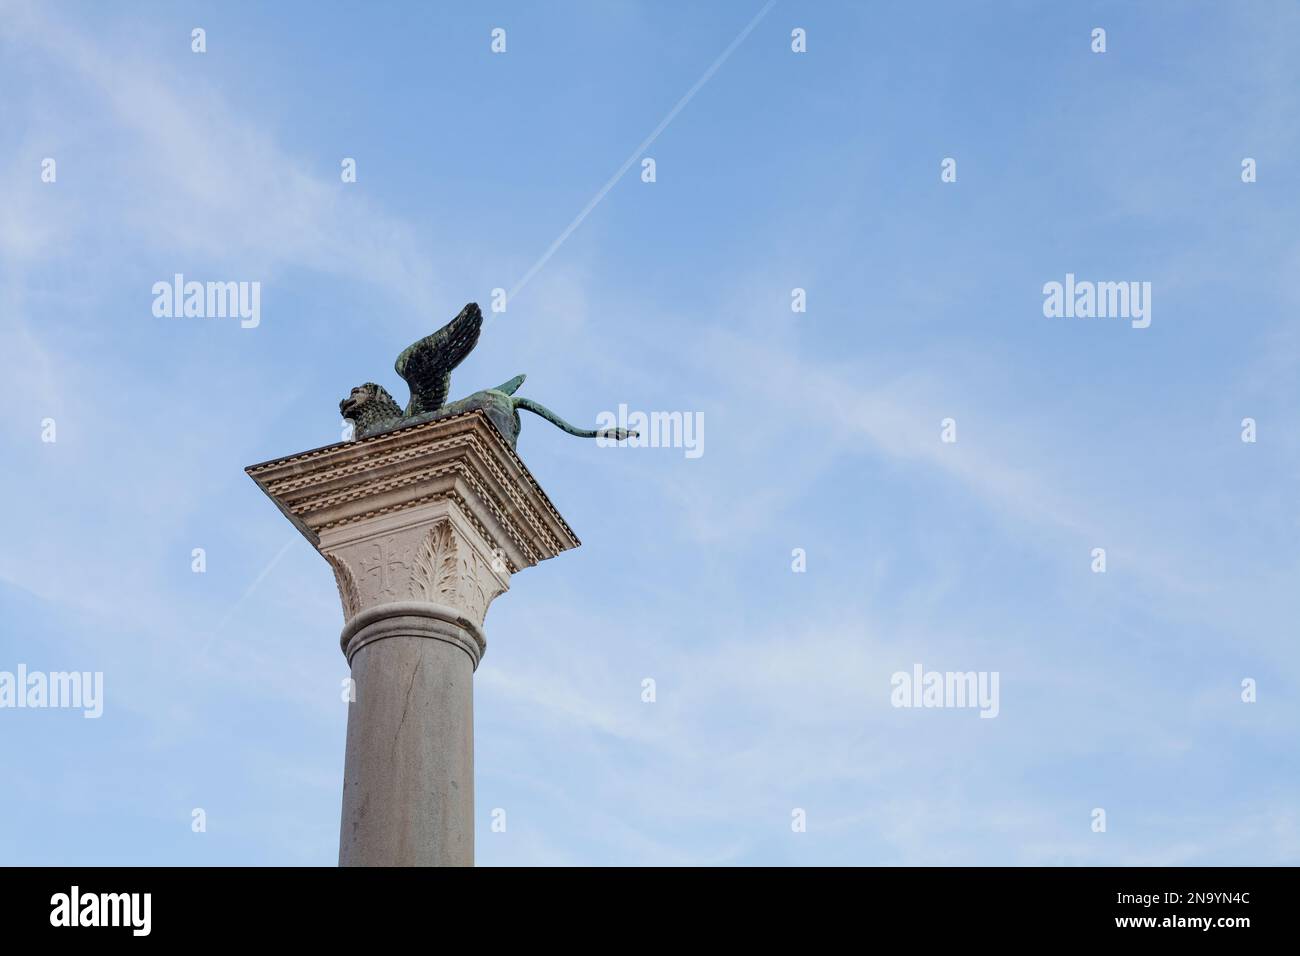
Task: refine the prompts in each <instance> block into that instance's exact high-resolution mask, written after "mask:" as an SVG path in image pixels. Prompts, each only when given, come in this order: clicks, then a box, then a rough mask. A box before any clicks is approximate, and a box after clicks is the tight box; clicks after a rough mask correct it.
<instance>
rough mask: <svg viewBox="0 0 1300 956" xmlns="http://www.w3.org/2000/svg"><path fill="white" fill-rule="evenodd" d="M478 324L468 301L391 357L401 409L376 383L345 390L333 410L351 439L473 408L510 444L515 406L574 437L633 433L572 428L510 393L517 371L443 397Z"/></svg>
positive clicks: (519, 381)
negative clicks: (501, 380) (403, 401)
mask: <svg viewBox="0 0 1300 956" xmlns="http://www.w3.org/2000/svg"><path fill="white" fill-rule="evenodd" d="M482 327H483V313H482V312H481V311H480V310H479V307H478V305H477V304H476V303H473V302H471V303H470V304H469V305H467V306H465V308H463V309H461V310H460V314H459V315H457V316H456V317H455V318H454V319H452V320H451V321H450V322H448V323H447V324H446V325H444V326H443V327H442V328H440V329H439V330H438V331H437V332H434V333H433V334H432V335H426V336H425V337H424V338H422V339H420V341H418V342H416V343H414V344H413V345H411V346H409V347H408V348H406V349H404V350H403V351H402V354H401V355H399V356H397V363H396V364H395V365H394V366H393V368H394V369H395V370H396V371H397V374H398V375H400V376H401V377H402V378H403V379H405V380H406V384H407V385H409V386H410V388H411V400H410V402H409V403H408V404H407V406H406V410H405V411H403V410H402V406H400V405H398V404H397V402H396V401H395V400H394V399H393V396H392V395H390V394H389V393H388V390H387V389H385V388H384V387H383V386H382V385H376V384H375V383H374V382H366V383H365V384H364V385H358V386H357V387H356V388H354V389H353V390H352V394H351V395H349V396H348V397H347V398H345V399H343V401H341V402H339V411H340V412H341V413H342V414H343V417H344V418H345V419H347V420H348V421H350V422H352V424H353V426H354V427H353V438H369V437H370V436H371V435H378V434H380V433H381V432H386V431H392V430H393V429H394V428H405V427H406V426H407V425H417V424H419V423H420V422H430V421H435V420H437V419H439V418H450V417H451V416H453V415H460V414H462V413H463V412H468V411H472V410H473V409H476V408H480V409H482V410H483V411H484V412H485V413H486V414H487V417H488V419H489V420H490V421H491V422H492V424H493V425H495V426H496V427H497V430H498V431H500V432H501V434H502V435H503V436H505V439H506V440H507V441H508V442H510V447H511V448H513V447H514V446H515V441H516V440H517V439H518V438H519V427H520V422H519V411H518V409H521V408H523V409H526V410H527V411H530V412H532V413H533V414H534V415H540V416H541V417H542V418H545V419H546V420H547V421H548V422H550V423H551V424H552V425H555V426H556V427H558V428H560V429H562V430H563V431H566V432H568V433H569V434H570V435H577V436H578V437H579V438H600V437H604V438H608V439H610V440H611V441H613V440H621V439H624V438H630V437H632V436H634V435H636V432H633V431H628V430H626V429H623V428H609V429H602V430H600V431H595V430H591V429H584V428H575V427H574V426H573V425H570V424H569V423H568V422H566V421H565V420H564V419H563V418H561V417H560V416H559V415H557V414H555V412H553V411H551V410H550V409H549V408H547V407H546V406H545V405H540V404H538V403H537V402H534V401H533V400H532V399H529V398H515V397H514V394H515V392H516V391H517V390H518V388H519V386H520V385H522V384H523V383H524V376H522V375H516V376H515V377H514V378H512V379H511V380H510V381H508V382H506V383H505V384H503V385H498V386H497V387H496V388H487V389H484V390H483V391H481V392H475V393H474V394H473V395H470V396H468V397H466V398H462V399H460V400H459V401H455V402H448V401H447V395H448V394H449V392H450V391H451V371H452V369H454V368H455V367H456V366H457V365H459V364H460V363H461V362H462V361H464V359H465V356H467V355H469V353H470V352H472V351H473V350H474V346H475V345H477V344H478V335H479V330H480V329H481V328H482Z"/></svg>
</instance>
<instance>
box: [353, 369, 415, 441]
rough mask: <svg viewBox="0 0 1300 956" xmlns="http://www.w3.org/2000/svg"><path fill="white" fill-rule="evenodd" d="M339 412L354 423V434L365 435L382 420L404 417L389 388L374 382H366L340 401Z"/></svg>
mask: <svg viewBox="0 0 1300 956" xmlns="http://www.w3.org/2000/svg"><path fill="white" fill-rule="evenodd" d="M339 413H340V414H342V416H343V417H344V418H346V419H347V420H348V421H350V422H351V423H352V424H353V426H354V427H353V434H354V435H355V436H356V437H357V438H363V437H365V434H366V432H367V431H368V430H369V429H370V428H371V427H373V426H375V425H378V424H379V423H380V422H386V421H389V420H391V419H395V418H401V417H402V407H401V406H400V405H398V404H397V402H396V401H394V400H393V396H391V395H389V394H388V390H387V389H386V388H384V387H383V386H382V385H376V384H375V383H374V382H366V383H365V384H364V385H358V386H357V387H356V388H354V389H353V390H352V393H351V394H350V395H348V397H347V398H345V399H343V401H341V402H339Z"/></svg>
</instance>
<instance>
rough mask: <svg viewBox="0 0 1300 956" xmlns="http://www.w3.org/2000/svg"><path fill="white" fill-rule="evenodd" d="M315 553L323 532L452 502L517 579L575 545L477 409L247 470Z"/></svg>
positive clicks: (574, 538)
mask: <svg viewBox="0 0 1300 956" xmlns="http://www.w3.org/2000/svg"><path fill="white" fill-rule="evenodd" d="M245 470H246V471H247V472H248V475H249V476H250V477H251V478H252V479H253V480H254V481H255V482H257V484H258V486H259V487H260V488H261V489H262V490H263V491H264V492H266V494H267V496H268V497H270V498H271V500H272V501H274V502H275V503H276V505H277V506H278V507H279V508H280V510H281V511H282V512H284V514H285V516H286V517H288V518H289V520H290V521H292V522H293V524H294V525H295V526H296V527H297V528H298V530H299V531H301V532H302V533H303V535H305V536H306V538H307V540H309V541H310V542H311V543H312V546H313V547H315V548H317V549H319V548H320V546H321V535H322V533H325V532H329V531H331V530H333V529H339V528H342V527H344V526H346V525H350V524H355V523H361V522H365V521H368V520H369V519H373V518H376V517H379V516H383V515H391V514H396V513H399V512H402V511H404V510H408V509H412V508H417V507H419V506H421V505H424V504H429V503H431V502H437V501H443V500H451V501H455V502H456V503H457V504H458V505H459V506H460V510H461V511H462V512H463V514H464V515H465V517H466V518H467V519H469V520H470V522H471V524H473V525H474V526H475V527H476V529H477V530H478V531H479V533H480V534H482V536H483V537H484V539H485V540H486V541H487V542H488V543H489V544H490V545H491V546H492V547H493V548H499V549H501V551H503V552H504V554H505V557H506V560H507V563H508V565H509V570H510V571H511V572H513V571H517V570H519V569H520V568H523V567H529V566H532V565H534V564H537V563H538V562H539V561H544V560H545V559H547V558H551V557H554V556H555V555H557V554H559V553H561V552H562V551H567V550H568V549H570V548H575V547H577V546H578V545H579V544H580V542H579V541H578V538H577V536H576V535H575V534H574V533H573V531H572V529H571V528H570V527H569V525H568V523H567V522H565V520H564V518H563V517H561V516H560V513H559V512H558V511H557V510H556V509H555V506H554V505H553V504H551V501H550V499H549V498H547V497H546V493H545V492H543V491H542V489H541V487H540V486H539V485H538V484H537V481H536V479H534V478H533V476H532V474H531V473H529V471H528V469H527V468H526V467H525V466H524V463H523V462H522V461H520V459H519V456H518V455H516V454H515V452H514V449H512V448H511V447H510V446H509V444H508V443H507V442H506V441H505V439H504V438H502V437H501V434H500V432H498V431H497V430H496V428H495V426H493V425H492V423H491V422H490V421H489V420H488V419H487V416H486V415H484V414H483V412H481V411H479V410H474V411H470V412H467V413H465V414H463V415H457V416H455V417H453V418H446V419H441V420H438V421H431V422H424V423H421V424H418V425H412V426H409V427H407V428H402V429H397V430H395V431H391V432H385V433H384V434H382V435H375V436H373V437H370V438H365V439H362V440H360V441H351V442H341V443H339V444H336V445H327V446H325V447H324V448H317V449H314V450H312V451H307V452H302V453H300V454H297V455H290V456H288V457H285V458H278V459H276V460H274V461H268V462H263V463H262V464H258V465H250V466H249V467H248V468H246V469H245Z"/></svg>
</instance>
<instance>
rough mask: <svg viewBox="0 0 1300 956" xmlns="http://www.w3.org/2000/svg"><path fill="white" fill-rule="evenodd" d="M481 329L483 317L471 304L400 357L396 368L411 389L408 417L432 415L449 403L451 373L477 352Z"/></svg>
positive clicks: (474, 305)
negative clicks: (467, 357)
mask: <svg viewBox="0 0 1300 956" xmlns="http://www.w3.org/2000/svg"><path fill="white" fill-rule="evenodd" d="M482 327H483V313H482V312H481V311H480V310H479V307H478V305H477V304H475V303H473V302H471V303H470V304H469V305H467V306H465V308H463V309H461V310H460V314H459V315H457V316H456V318H454V319H452V320H451V321H450V322H448V323H447V324H446V325H444V326H443V327H442V328H440V329H439V330H438V331H437V332H434V333H433V334H432V335H426V336H425V337H424V338H422V339H420V341H418V342H416V343H415V344H413V345H411V346H410V347H409V348H407V349H405V350H404V351H403V352H402V354H401V355H399V356H397V363H396V364H395V365H394V366H393V368H394V369H396V370H397V374H398V375H400V376H402V378H404V379H405V380H406V384H407V385H409V386H410V387H411V401H410V404H408V405H407V406H406V414H407V416H411V415H420V414H423V413H424V412H432V411H435V410H437V409H438V408H441V407H442V406H443V405H445V404H446V403H447V395H448V393H449V392H450V391H451V370H452V369H454V368H455V367H456V366H457V365H459V364H460V363H461V362H462V361H464V359H465V356H467V355H469V353H470V352H472V351H473V350H474V346H475V345H477V344H478V333H479V329H481V328H482Z"/></svg>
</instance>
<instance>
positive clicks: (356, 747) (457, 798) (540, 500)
mask: <svg viewBox="0 0 1300 956" xmlns="http://www.w3.org/2000/svg"><path fill="white" fill-rule="evenodd" d="M247 471H248V474H249V475H250V476H251V477H252V478H253V480H254V481H256V482H257V484H258V486H259V487H261V489H262V490H263V491H265V492H266V494H267V495H268V496H270V498H271V500H272V501H274V502H275V503H276V505H277V506H278V507H279V508H280V510H281V511H282V512H283V513H284V515H285V517H287V518H288V519H289V520H290V521H292V522H293V524H294V525H295V526H296V527H297V528H298V530H299V531H301V532H302V533H303V534H304V535H305V536H306V537H307V540H308V541H310V542H311V544H312V546H313V547H314V548H316V549H317V550H318V551H319V552H320V553H321V554H322V555H323V556H324V557H325V560H326V561H328V562H329V564H330V566H331V567H332V568H333V570H334V578H335V581H336V583H337V584H338V589H339V596H340V598H341V599H342V602H343V615H344V618H345V624H344V626H343V633H342V635H341V637H340V643H341V645H342V648H343V653H344V655H345V656H346V657H347V660H348V663H349V665H350V666H351V668H352V680H353V687H354V691H355V699H354V700H353V701H352V703H351V704H349V707H348V736H347V749H346V752H345V760H344V770H343V775H344V779H343V819H342V826H341V830H340V835H339V865H340V866H472V865H473V863H474V687H473V678H474V670H475V668H476V667H477V666H478V662H479V660H480V659H481V658H482V656H483V653H484V651H485V650H486V648H487V642H486V639H485V638H484V635H483V617H484V615H485V614H486V613H487V609H488V605H490V604H491V603H492V600H493V599H494V598H495V597H496V596H497V595H499V594H501V593H502V592H503V591H505V590H506V589H507V588H508V587H509V586H510V575H511V574H513V573H515V572H516V571H518V570H520V569H521V568H526V567H531V566H532V565H534V564H537V563H538V562H539V561H542V560H545V559H546V558H550V557H554V556H555V555H557V554H559V553H560V552H561V551H566V550H568V549H569V548H575V547H577V546H578V544H579V542H578V539H577V538H576V537H575V536H574V534H573V532H572V531H571V530H570V528H569V526H568V525H567V524H566V523H565V521H564V519H563V518H562V517H560V514H559V512H557V511H556V510H555V507H554V506H553V505H552V504H551V502H550V500H549V499H548V498H547V497H546V495H545V493H544V492H543V491H542V489H541V488H540V487H539V486H538V484H537V482H536V481H535V480H534V479H533V476H532V475H531V474H529V472H528V469H527V468H525V467H524V464H523V462H522V461H520V460H519V458H518V456H517V455H516V454H515V453H514V450H513V449H512V448H511V447H510V445H509V444H508V443H507V442H506V440H505V439H504V438H502V437H501V434H500V432H498V431H497V430H496V427H495V426H493V425H492V424H491V422H490V421H489V420H488V419H487V417H486V416H485V415H484V414H483V412H481V411H477V410H476V411H471V412H468V413H466V414H463V415H457V416H455V417H453V418H446V419H442V420H439V421H433V422H426V423H424V424H421V425H414V426H411V427H408V428H403V429H400V430H398V431H393V432H388V433H386V434H383V435H375V436H373V437H371V438H366V439H363V440H361V441H354V442H345V443H343V444H339V445H330V446H327V447H325V448H319V449H317V450H315V451H309V452H304V453H302V454H299V455H291V456H289V457H287V458H281V459H278V460H276V461H271V462H266V463H265V464H261V465H253V466H251V467H249V468H248V469H247Z"/></svg>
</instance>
